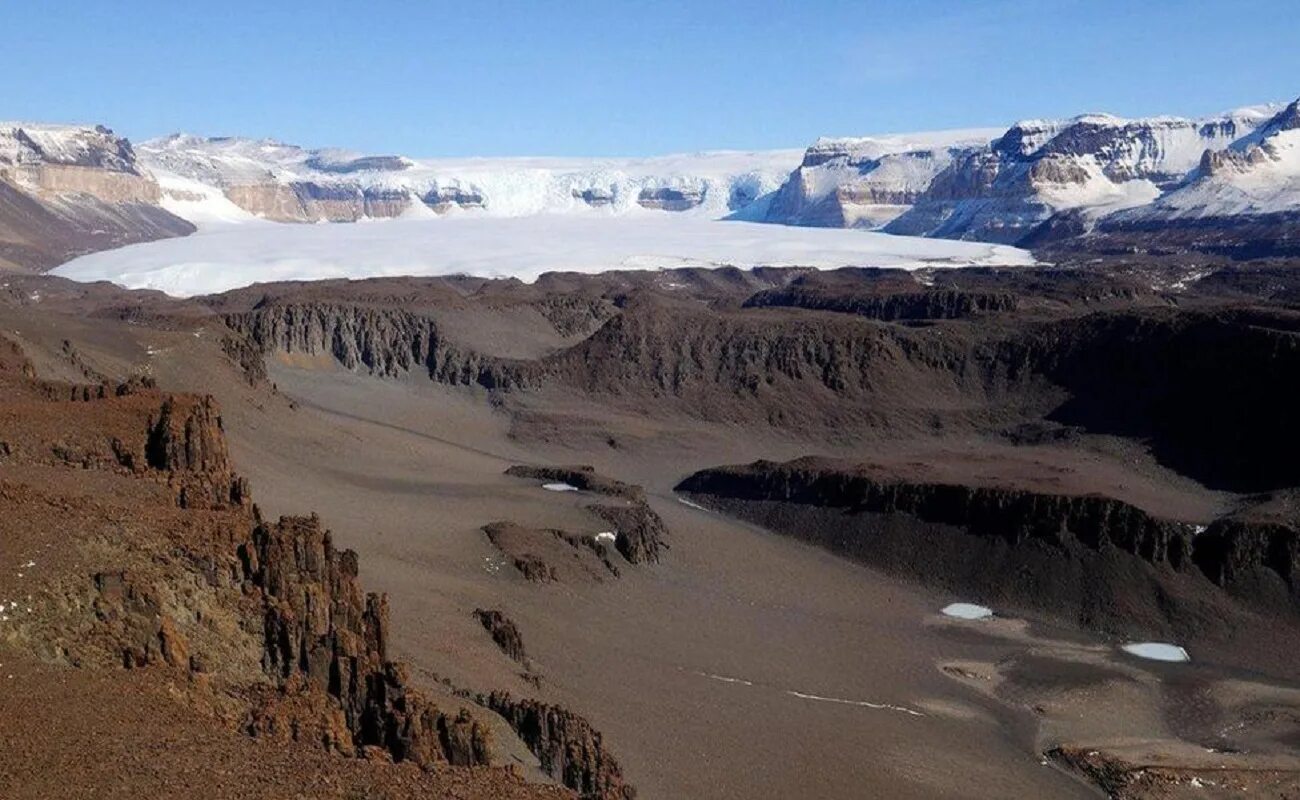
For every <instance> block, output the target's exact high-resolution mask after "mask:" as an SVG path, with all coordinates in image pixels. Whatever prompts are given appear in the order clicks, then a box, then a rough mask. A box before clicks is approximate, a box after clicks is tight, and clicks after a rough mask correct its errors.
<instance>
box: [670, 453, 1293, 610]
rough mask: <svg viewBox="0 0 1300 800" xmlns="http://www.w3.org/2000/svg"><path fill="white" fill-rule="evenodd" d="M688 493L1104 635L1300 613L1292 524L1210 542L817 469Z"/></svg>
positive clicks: (717, 480) (1135, 512)
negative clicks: (1250, 614) (1246, 614)
mask: <svg viewBox="0 0 1300 800" xmlns="http://www.w3.org/2000/svg"><path fill="white" fill-rule="evenodd" d="M678 490H679V491H683V492H688V493H690V494H691V495H692V496H693V497H695V498H696V499H698V500H700V501H701V502H704V503H706V504H708V505H711V506H713V507H715V508H718V509H721V510H724V511H727V512H729V513H734V514H737V515H738V516H741V517H743V518H745V519H749V520H751V521H754V522H756V523H758V524H762V525H765V526H766V527H769V528H771V529H772V530H775V531H778V532H781V533H784V534H787V535H791V536H795V537H797V538H800V539H803V540H806V541H810V542H814V543H817V544H820V545H822V546H824V547H827V548H829V549H831V550H834V551H836V552H839V553H842V554H844V555H847V556H850V557H852V558H856V559H859V560H862V561H865V562H867V563H870V564H873V565H877V566H880V567H883V568H885V569H888V570H891V571H895V572H899V573H902V574H905V575H908V576H910V577H913V578H916V579H919V580H922V581H925V582H928V583H933V584H937V585H939V586H942V587H944V588H947V589H949V590H952V591H955V592H961V593H963V594H967V595H968V596H974V597H976V598H984V599H986V600H991V601H997V602H1004V603H1010V604H1014V605H1020V606H1024V607H1029V608H1033V609H1036V610H1039V611H1043V612H1048V613H1053V614H1060V615H1064V616H1066V617H1069V618H1071V619H1073V620H1076V621H1078V622H1080V623H1082V624H1084V625H1088V626H1092V627H1097V628H1101V629H1105V630H1112V631H1117V632H1118V631H1126V630H1132V629H1141V628H1142V627H1144V626H1145V627H1146V629H1148V630H1150V629H1152V628H1154V629H1168V630H1175V631H1180V632H1181V631H1185V632H1187V633H1188V635H1193V634H1207V633H1208V634H1210V635H1215V633H1214V632H1215V631H1217V632H1218V633H1225V632H1226V631H1227V630H1229V629H1230V627H1231V622H1230V621H1229V618H1230V617H1232V616H1234V615H1240V614H1242V613H1243V609H1242V608H1240V607H1239V606H1237V604H1236V603H1237V602H1240V603H1244V604H1246V605H1248V606H1252V607H1254V608H1257V609H1268V610H1270V611H1272V612H1273V613H1277V614H1280V615H1281V616H1282V618H1283V619H1287V620H1292V621H1294V620H1295V619H1296V615H1297V613H1298V612H1300V594H1297V592H1296V588H1295V575H1296V571H1295V570H1296V565H1297V561H1296V558H1297V548H1296V542H1297V538H1298V537H1297V536H1296V530H1295V528H1294V527H1293V526H1288V525H1282V524H1276V523H1260V522H1256V521H1250V522H1243V521H1236V520H1231V519H1226V520H1220V521H1218V522H1215V523H1213V524H1212V525H1210V526H1209V528H1208V529H1204V530H1203V529H1200V528H1198V527H1196V526H1193V525H1189V524H1186V523H1181V522H1174V521H1171V520H1165V519H1159V518H1156V517H1153V516H1151V515H1150V514H1147V513H1146V512H1144V511H1142V510H1141V509H1138V508H1136V507H1134V506H1131V505H1129V504H1127V503H1123V502H1121V501H1118V500H1114V499H1112V498H1108V497H1102V496H1096V495H1088V496H1079V495H1059V494H1045V493H1040V492H1033V491H1027V490H1023V489H1009V488H1002V487H998V486H983V485H958V484H942V483H928V482H919V481H914V480H908V479H905V478H900V477H898V476H895V475H892V474H890V473H889V472H888V471H886V470H882V469H879V468H870V467H866V466H858V465H853V464H846V463H843V462H835V461H829V460H823V459H813V458H806V459H799V460H796V461H791V462H786V463H781V464H777V463H772V462H766V461H758V462H754V463H753V464H749V465H746V466H738V467H721V468H716V469H708V470H702V471H700V472H697V473H695V474H694V475H692V476H690V477H689V478H687V479H686V480H685V481H683V482H682V483H681V484H680V485H679V486H678ZM1207 578H1208V580H1207ZM1220 587H1222V588H1223V589H1227V590H1228V591H1227V592H1223V591H1221V589H1220ZM1234 601H1235V602H1234ZM1211 608H1217V609H1218V610H1217V611H1210V609H1211Z"/></svg>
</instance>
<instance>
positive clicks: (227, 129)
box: [0, 0, 1300, 156]
mask: <svg viewBox="0 0 1300 800" xmlns="http://www.w3.org/2000/svg"><path fill="white" fill-rule="evenodd" d="M200 6H201V8H200ZM1297 11H1298V9H1297V6H1296V0H1273V1H1265V0H1238V1H1237V2H1205V1H1202V0H1177V1H1175V0H1167V1H1166V2H1160V1H1159V0H1147V2H1140V1H1138V2H1110V1H1109V0H1094V1H1092V2H1089V1H1088V0H1042V1H1041V2H1031V0H1005V1H1002V2H999V1H998V0H990V1H988V2H979V1H978V0H970V2H955V1H950V2H940V1H939V0H919V1H913V2H904V1H903V0H897V1H894V0H889V1H877V0H864V1H860V2H837V1H835V0H808V1H807V2H803V3H796V2H790V3H776V2H767V1H766V0H745V2H709V1H708V0H694V1H693V2H681V3H678V2H631V1H629V0H607V1H606V2H598V3H588V2H576V1H574V2H545V1H542V2H535V3H522V2H521V3H496V2H473V0H468V1H467V0H458V1H457V2H449V3H444V2H432V0H426V1H425V2H420V1H418V0H409V1H402V0H389V1H387V2H385V1H383V0H377V1H376V2H369V3H367V2H356V1H353V2H334V1H333V0H320V1H319V2H312V3H307V2H302V3H290V2H276V1H275V0H258V2H244V0H224V1H223V2H213V3H201V4H200V3H189V2H177V0H127V1H126V2H122V3H117V2H103V0H95V1H94V2H90V1H89V0H84V1H83V0H62V1H58V2H49V3H42V2H20V1H19V0H0V20H3V26H4V28H5V30H6V33H7V35H6V36H5V42H4V45H3V46H2V47H0V75H3V76H4V78H3V83H2V84H0V86H3V89H2V90H0V119H4V118H8V119H29V120H42V121H60V122H62V121H68V122H102V123H104V124H107V125H109V126H110V127H113V128H114V129H116V130H118V131H119V132H121V133H125V134H127V135H128V136H131V137H133V138H137V139H143V138H147V137H150V136H156V135H160V134H165V133H170V132H174V131H179V130H183V131H189V132H193V133H202V134H207V135H226V134H239V135H250V136H272V137H275V138H279V139H282V140H285V141H290V142H295V143H300V144H305V145H312V146H323V145H339V146H346V147H351V148H354V149H358V150H364V151H369V152H397V153H402V154H407V155H416V156H438V155H451V156H460V155H614V154H629V155H638V154H651V153H665V152H679V151H693V150H704V149H723V148H769V147H802V146H803V145H805V144H806V143H808V142H809V141H811V140H812V139H814V138H816V137H817V136H819V135H854V134H867V133H882V132H889V131H906V130H923V129H935V128H950V127H971V126H999V125H1006V124H1008V123H1010V122H1011V121H1014V120H1015V119H1017V118H1023V117H1048V116H1068V115H1073V114H1076V113H1080V112H1084V111H1111V112H1113V113H1117V114H1122V115H1129V116H1136V115H1143V114H1156V113H1172V114H1184V115H1197V114H1202V113H1209V112H1214V111H1219V110H1223V109H1227V108H1230V107H1234V106H1238V105H1245V104H1251V103H1258V102H1264V101H1270V100H1290V99H1294V98H1295V97H1296V96H1297V95H1300V47H1298V46H1297V43H1296V33H1297V27H1296V26H1297V21H1298V20H1297Z"/></svg>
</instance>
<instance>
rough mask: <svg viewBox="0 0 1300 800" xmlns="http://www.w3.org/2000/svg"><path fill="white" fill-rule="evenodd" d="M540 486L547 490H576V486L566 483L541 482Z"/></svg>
mask: <svg viewBox="0 0 1300 800" xmlns="http://www.w3.org/2000/svg"><path fill="white" fill-rule="evenodd" d="M542 488H543V489H545V490H546V491H548V492H576V491H578V487H577V486H571V485H569V484H567V483H543V484H542Z"/></svg>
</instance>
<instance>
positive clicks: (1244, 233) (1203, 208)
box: [1080, 100, 1300, 257]
mask: <svg viewBox="0 0 1300 800" xmlns="http://www.w3.org/2000/svg"><path fill="white" fill-rule="evenodd" d="M1080 244H1082V245H1086V246H1089V247H1091V248H1094V249H1097V248H1108V249H1117V248H1126V249H1130V250H1132V249H1150V248H1152V247H1157V248H1161V249H1171V248H1172V249H1194V250H1203V251H1211V252H1222V253H1226V254H1230V255H1234V256H1238V257H1256V256H1296V255H1300V100H1297V101H1296V102H1293V103H1291V104H1290V105H1288V106H1286V107H1284V108H1282V109H1281V110H1280V111H1278V113H1277V114H1275V115H1274V116H1272V117H1271V118H1269V119H1268V120H1267V121H1266V122H1265V123H1264V124H1262V125H1259V126H1257V127H1256V128H1255V129H1254V130H1253V131H1251V132H1250V133H1248V134H1246V135H1245V136H1242V137H1241V138H1239V139H1237V140H1236V141H1234V142H1232V143H1231V144H1230V145H1229V146H1228V147H1226V148H1223V149H1221V150H1206V151H1205V153H1204V154H1203V155H1202V157H1201V160H1200V164H1199V165H1198V166H1197V168H1196V169H1194V170H1192V171H1191V172H1190V173H1189V174H1188V175H1187V177H1186V179H1185V180H1183V181H1182V182H1181V183H1179V184H1178V185H1177V186H1175V187H1174V188H1173V189H1172V190H1171V191H1169V192H1168V193H1166V194H1164V195H1162V196H1161V197H1159V198H1157V199H1156V200H1155V201H1154V202H1152V203H1150V204H1148V205H1145V206H1141V207H1137V208H1132V209H1128V210H1126V211H1121V212H1118V213H1115V214H1111V215H1109V216H1107V217H1105V218H1103V219H1101V220H1100V221H1099V222H1098V223H1097V225H1096V227H1095V230H1094V232H1093V233H1092V234H1091V235H1089V236H1088V237H1085V238H1084V239H1083V240H1082V241H1081V242H1080Z"/></svg>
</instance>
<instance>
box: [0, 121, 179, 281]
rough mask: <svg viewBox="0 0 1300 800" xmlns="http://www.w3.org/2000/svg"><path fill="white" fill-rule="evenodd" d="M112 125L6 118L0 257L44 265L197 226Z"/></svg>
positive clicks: (0, 159)
mask: <svg viewBox="0 0 1300 800" xmlns="http://www.w3.org/2000/svg"><path fill="white" fill-rule="evenodd" d="M160 198H161V192H160V189H159V187H158V184H157V182H156V181H154V179H153V178H152V177H151V176H150V175H149V174H148V173H147V172H146V171H143V170H141V169H140V168H139V165H138V162H137V160H136V155H135V151H134V150H133V149H132V148H131V145H130V143H129V142H127V141H126V140H125V139H123V138H121V137H119V136H115V135H114V134H113V133H112V131H109V130H108V129H107V128H102V127H97V128H78V127H73V126H50V125H13V126H0V263H4V262H8V263H9V264H11V265H13V266H18V267H22V268H27V269H35V270H44V269H49V268H51V267H54V266H57V265H58V264H60V263H62V262H63V261H66V260H68V259H69V258H72V257H74V256H77V255H81V254H83V253H88V252H92V251H95V250H103V249H108V248H112V247H121V246H123V245H126V244H133V243H136V242H145V241H152V240H154V239H160V238H165V237H168V236H183V235H186V234H189V233H192V232H193V231H194V226H193V225H191V224H190V223H188V222H186V221H184V220H182V219H180V218H179V217H176V216H173V215H172V214H170V213H168V212H166V211H164V210H163V209H162V208H160V207H159V205H158V203H159V200H160Z"/></svg>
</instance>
